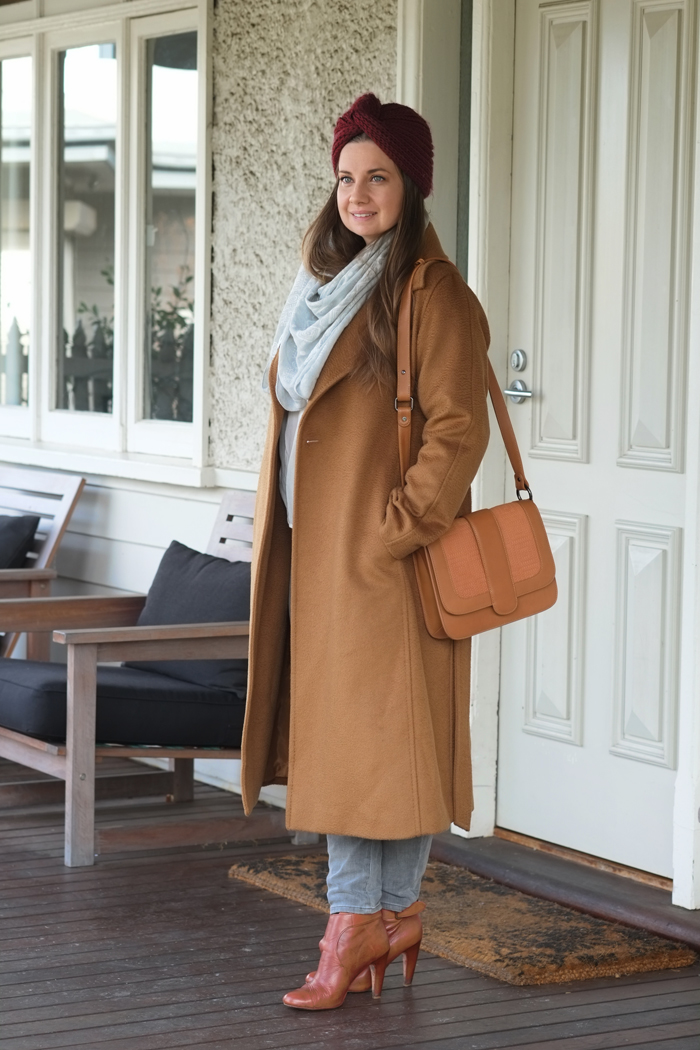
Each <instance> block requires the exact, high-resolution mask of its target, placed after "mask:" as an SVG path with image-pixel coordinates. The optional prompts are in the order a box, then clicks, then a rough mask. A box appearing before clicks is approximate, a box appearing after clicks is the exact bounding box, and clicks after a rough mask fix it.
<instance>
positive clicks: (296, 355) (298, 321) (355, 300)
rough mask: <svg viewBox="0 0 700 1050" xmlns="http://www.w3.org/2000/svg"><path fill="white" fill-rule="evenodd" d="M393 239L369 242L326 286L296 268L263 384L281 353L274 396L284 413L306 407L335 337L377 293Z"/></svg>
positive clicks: (391, 233)
mask: <svg viewBox="0 0 700 1050" xmlns="http://www.w3.org/2000/svg"><path fill="white" fill-rule="evenodd" d="M393 236H394V231H393V230H389V231H387V233H385V234H383V235H382V236H381V237H378V238H377V240H376V241H372V242H371V243H370V244H368V245H367V246H366V247H364V248H363V249H362V251H360V252H358V254H357V255H356V256H355V258H354V259H351V261H350V262H349V263H348V264H347V266H346V267H344V269H342V270H341V271H340V273H339V274H336V276H335V277H334V278H333V280H332V281H329V282H328V284H321V282H320V281H319V280H318V279H317V278H316V277H312V275H311V274H310V273H309V272H308V271H307V270H305V269H304V267H303V266H302V267H300V269H299V273H298V274H297V276H296V280H295V281H294V284H293V286H292V290H291V292H290V293H289V298H288V299H287V302H286V303H285V306H284V309H283V310H282V315H281V317H280V320H279V324H278V325H277V331H276V332H275V338H274V341H273V343H272V350H271V353H270V361H269V363H268V367H267V369H266V372H265V378H264V379H263V387H264V389H266V390H268V389H269V371H270V368H269V366H270V364H272V361H273V359H274V357H275V354H276V353H277V350H278V349H279V364H278V367H277V385H276V387H275V393H276V395H277V399H278V401H279V403H280V404H281V405H282V407H283V408H285V409H286V410H287V411H288V412H300V411H302V410H303V409H304V408H306V405H307V402H308V400H309V398H310V397H311V395H312V393H313V389H314V387H315V386H316V380H317V379H318V377H319V375H320V374H321V370H322V368H323V366H324V365H325V363H326V361H327V360H328V356H329V354H330V352H331V350H332V349H333V347H334V346H335V343H336V340H337V339H338V336H339V335H340V334H341V332H343V330H344V329H345V328H347V326H348V325H349V324H350V322H351V321H352V319H353V317H354V316H355V315H356V314H357V312H358V311H359V310H360V308H361V307H362V306H363V305H364V304H365V303H366V302H367V299H368V298H369V297H370V295H371V294H372V292H373V291H374V289H375V288H376V286H377V282H378V280H379V278H380V276H381V274H382V271H383V269H384V266H385V264H386V260H387V256H388V254H389V248H390V247H391V241H392V238H393Z"/></svg>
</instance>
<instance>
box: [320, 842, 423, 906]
mask: <svg viewBox="0 0 700 1050" xmlns="http://www.w3.org/2000/svg"><path fill="white" fill-rule="evenodd" d="M326 838H327V841H328V880H327V884H328V903H329V904H330V906H331V915H335V914H336V913H337V912H339V911H346V912H352V913H353V914H355V915H373V914H374V912H377V911H379V909H380V908H386V909H387V911H403V910H404V908H408V907H410V905H411V904H413V903H414V902H415V901H417V900H418V898H419V896H420V884H421V879H422V878H423V875H424V873H425V869H426V866H427V863H428V854H429V853H430V844H431V842H432V839H433V836H432V835H420V836H418V838H414V839H360V838H354V837H353V836H351V835H327V836H326Z"/></svg>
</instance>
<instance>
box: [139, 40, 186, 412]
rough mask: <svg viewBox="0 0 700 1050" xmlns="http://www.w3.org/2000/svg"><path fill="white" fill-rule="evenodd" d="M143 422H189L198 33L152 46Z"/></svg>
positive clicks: (153, 41)
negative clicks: (161, 420) (145, 420)
mask: <svg viewBox="0 0 700 1050" xmlns="http://www.w3.org/2000/svg"><path fill="white" fill-rule="evenodd" d="M147 62H148V66H147V92H148V97H147V106H146V109H147V117H148V131H147V151H148V155H147V165H146V232H145V237H146V243H145V249H146V268H145V272H146V288H145V297H146V302H145V317H146V346H145V354H144V359H145V370H144V372H145V375H144V410H143V411H144V416H145V418H146V419H171V420H179V421H181V422H185V423H190V422H191V421H192V373H193V351H194V325H193V311H194V293H193V281H194V234H195V184H196V174H197V169H196V158H197V34H196V33H195V32H190V33H180V34H178V35H175V36H163V37H158V38H156V39H153V40H149V42H148V50H147Z"/></svg>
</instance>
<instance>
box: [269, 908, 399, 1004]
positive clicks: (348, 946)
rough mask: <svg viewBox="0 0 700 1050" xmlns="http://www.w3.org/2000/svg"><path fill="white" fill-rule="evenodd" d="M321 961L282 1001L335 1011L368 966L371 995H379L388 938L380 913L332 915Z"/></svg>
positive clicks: (387, 954) (385, 961)
mask: <svg viewBox="0 0 700 1050" xmlns="http://www.w3.org/2000/svg"><path fill="white" fill-rule="evenodd" d="M319 948H320V949H321V958H320V960H319V964H318V969H317V970H316V971H315V972H314V975H313V978H312V979H311V980H308V979H307V983H306V984H305V985H303V987H301V988H297V989H296V990H295V991H293V992H287V994H286V995H285V997H284V999H283V1000H282V1001H283V1002H284V1004H285V1006H293V1007H295V1008H296V1009H297V1010H334V1009H335V1008H336V1007H338V1006H342V1005H343V1003H344V1001H345V996H346V995H347V993H348V989H349V987H350V985H351V984H352V982H353V981H354V980H355V978H356V977H357V975H358V974H359V973H361V972H362V971H363V970H365V969H366V968H368V967H369V969H370V972H371V978H370V979H371V987H372V995H373V996H374V998H375V999H378V998H379V996H380V995H381V993H382V984H383V982H384V971H385V970H386V965H387V961H388V958H389V938H388V936H387V932H386V930H385V928H384V923H383V922H382V913H381V912H379V911H378V912H375V914H374V915H353V914H352V913H350V912H343V911H341V912H338V913H337V914H336V915H331V917H330V919H329V920H328V925H327V926H326V932H325V933H324V935H323V937H322V939H321V942H320V944H319Z"/></svg>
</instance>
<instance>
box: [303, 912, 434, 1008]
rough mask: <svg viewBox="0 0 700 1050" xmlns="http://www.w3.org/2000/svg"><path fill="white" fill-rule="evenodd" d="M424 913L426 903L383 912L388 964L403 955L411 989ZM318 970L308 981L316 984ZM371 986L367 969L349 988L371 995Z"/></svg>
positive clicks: (405, 975)
mask: <svg viewBox="0 0 700 1050" xmlns="http://www.w3.org/2000/svg"><path fill="white" fill-rule="evenodd" d="M423 911H425V904H424V903H423V901H416V902H415V904H411V905H410V906H409V907H408V908H405V909H404V910H403V911H398V912H397V911H387V910H386V909H385V908H383V909H382V912H381V916H382V922H383V924H384V928H385V930H386V932H387V936H388V938H389V958H388V960H387V965H388V964H389V963H391V962H393V961H394V959H398V957H399V955H403V983H404V985H406V986H408V985H409V984H411V982H412V981H413V974H414V973H415V972H416V963H417V962H418V953H419V951H420V945H421V941H422V939H423V920H422V919H421V917H420V914H421V912H423ZM315 976H316V971H314V972H313V973H310V974H309V975H308V977H307V978H306V980H307V982H310V981H313V979H314V978H315ZM371 987H372V975H371V973H370V970H369V967H365V969H364V970H362V972H361V973H359V974H358V975H357V977H356V978H355V980H354V981H353V982H352V984H351V985H350V987H349V988H348V991H349V992H368V991H369V990H370V988H371Z"/></svg>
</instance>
